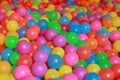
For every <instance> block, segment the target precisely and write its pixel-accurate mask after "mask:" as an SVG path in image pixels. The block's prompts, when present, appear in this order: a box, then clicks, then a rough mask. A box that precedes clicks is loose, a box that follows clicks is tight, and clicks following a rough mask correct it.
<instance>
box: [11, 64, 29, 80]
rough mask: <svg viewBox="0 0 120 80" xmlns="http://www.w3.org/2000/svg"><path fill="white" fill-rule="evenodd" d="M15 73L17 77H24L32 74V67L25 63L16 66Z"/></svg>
mask: <svg viewBox="0 0 120 80" xmlns="http://www.w3.org/2000/svg"><path fill="white" fill-rule="evenodd" d="M13 74H14V77H15V78H16V79H22V78H24V77H26V76H29V75H30V69H29V67H27V66H25V65H19V66H17V67H16V68H15V70H14V73H13Z"/></svg>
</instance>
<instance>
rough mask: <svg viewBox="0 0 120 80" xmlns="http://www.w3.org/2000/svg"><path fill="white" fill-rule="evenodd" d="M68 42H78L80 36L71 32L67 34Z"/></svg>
mask: <svg viewBox="0 0 120 80" xmlns="http://www.w3.org/2000/svg"><path fill="white" fill-rule="evenodd" d="M66 39H67V43H68V44H76V43H77V42H78V36H77V34H76V33H74V32H70V33H68V34H67V36H66Z"/></svg>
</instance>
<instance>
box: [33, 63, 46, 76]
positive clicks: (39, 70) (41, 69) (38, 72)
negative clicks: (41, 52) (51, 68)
mask: <svg viewBox="0 0 120 80" xmlns="http://www.w3.org/2000/svg"><path fill="white" fill-rule="evenodd" d="M31 70H32V73H33V74H34V75H35V76H39V77H42V76H43V75H45V73H46V72H47V66H46V64H45V63H42V62H35V63H34V64H33V65H32V67H31Z"/></svg>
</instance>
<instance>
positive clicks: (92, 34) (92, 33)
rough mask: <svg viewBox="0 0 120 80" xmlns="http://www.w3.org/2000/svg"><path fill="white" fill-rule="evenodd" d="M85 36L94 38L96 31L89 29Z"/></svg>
mask: <svg viewBox="0 0 120 80" xmlns="http://www.w3.org/2000/svg"><path fill="white" fill-rule="evenodd" d="M87 36H88V37H89V38H95V37H96V36H97V33H96V32H95V31H90V32H89V33H88V35H87Z"/></svg>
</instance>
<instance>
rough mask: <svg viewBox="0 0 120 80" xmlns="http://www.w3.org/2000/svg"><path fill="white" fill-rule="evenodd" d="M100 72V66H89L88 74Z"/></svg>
mask: <svg viewBox="0 0 120 80" xmlns="http://www.w3.org/2000/svg"><path fill="white" fill-rule="evenodd" d="M99 71H100V67H99V65H97V64H95V63H92V64H89V65H88V66H87V72H95V73H98V72H99Z"/></svg>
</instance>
